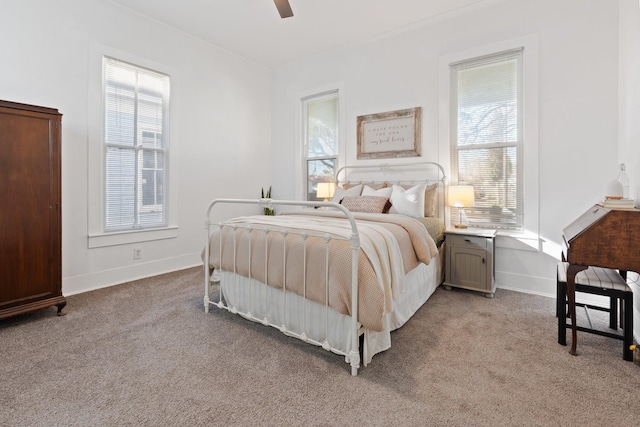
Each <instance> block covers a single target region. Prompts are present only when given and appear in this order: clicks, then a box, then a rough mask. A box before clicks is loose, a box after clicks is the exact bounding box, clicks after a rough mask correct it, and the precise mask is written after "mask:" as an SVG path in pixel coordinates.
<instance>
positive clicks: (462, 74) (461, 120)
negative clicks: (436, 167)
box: [449, 49, 524, 231]
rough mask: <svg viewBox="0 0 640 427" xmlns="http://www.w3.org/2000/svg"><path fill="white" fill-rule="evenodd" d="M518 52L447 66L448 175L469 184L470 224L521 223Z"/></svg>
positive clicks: (520, 226) (514, 227) (520, 225)
mask: <svg viewBox="0 0 640 427" xmlns="http://www.w3.org/2000/svg"><path fill="white" fill-rule="evenodd" d="M522 52H523V50H522V49H515V50H509V51H505V52H501V53H498V54H492V55H487V56H482V57H478V58H475V59H471V60H465V61H461V62H457V63H453V64H451V65H450V67H449V68H450V84H451V88H450V96H451V101H450V106H451V132H450V141H451V167H452V175H453V180H454V182H455V180H456V178H457V182H458V184H459V185H472V186H473V187H474V193H475V194H474V195H475V207H473V208H468V209H465V212H466V214H467V216H468V218H469V226H471V227H482V228H496V229H505V230H515V231H521V230H522V229H523V226H524V218H523V217H524V206H523V205H524V195H523V176H524V171H523V165H524V161H523V113H524V111H523V110H524V108H523V95H522V93H523V82H522V75H523V73H522ZM452 214H455V212H452Z"/></svg>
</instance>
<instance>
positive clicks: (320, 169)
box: [302, 91, 339, 200]
mask: <svg viewBox="0 0 640 427" xmlns="http://www.w3.org/2000/svg"><path fill="white" fill-rule="evenodd" d="M302 110H303V112H302V120H303V124H302V125H303V134H304V136H303V145H304V148H303V161H304V170H305V181H306V182H305V188H306V191H305V193H306V198H307V200H320V199H318V198H317V197H316V189H317V184H318V182H329V181H332V180H333V177H334V176H335V172H336V168H337V165H338V134H339V131H338V125H339V123H338V91H331V92H326V93H322V94H318V95H313V96H310V97H307V98H303V99H302Z"/></svg>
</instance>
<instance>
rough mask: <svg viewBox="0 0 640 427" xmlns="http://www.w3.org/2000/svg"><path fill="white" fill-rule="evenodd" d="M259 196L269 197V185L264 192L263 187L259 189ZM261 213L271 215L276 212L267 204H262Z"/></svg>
mask: <svg viewBox="0 0 640 427" xmlns="http://www.w3.org/2000/svg"><path fill="white" fill-rule="evenodd" d="M260 198H261V199H270V198H271V186H269V189H268V190H267V191H266V192H265V191H264V188H261V189H260ZM262 213H263V214H264V215H270V216H273V215H275V214H276V211H275V209H273V208H271V207H268V206H263V208H262Z"/></svg>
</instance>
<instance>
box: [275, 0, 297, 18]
mask: <svg viewBox="0 0 640 427" xmlns="http://www.w3.org/2000/svg"><path fill="white" fill-rule="evenodd" d="M273 2H274V3H275V4H276V7H277V8H278V13H280V18H290V17H292V16H293V10H291V5H290V4H289V0H273Z"/></svg>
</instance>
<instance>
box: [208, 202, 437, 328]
mask: <svg viewBox="0 0 640 427" xmlns="http://www.w3.org/2000/svg"><path fill="white" fill-rule="evenodd" d="M354 217H356V219H357V223H358V232H359V236H360V252H359V257H358V305H359V310H358V312H359V313H358V320H359V321H360V323H362V324H363V325H364V326H365V327H367V328H369V329H372V330H375V331H380V330H382V328H383V322H382V321H383V316H384V314H385V313H387V312H389V311H391V310H393V300H394V297H395V296H397V295H398V293H399V292H401V291H402V280H403V277H404V273H406V272H408V271H410V270H411V269H413V268H415V267H416V266H417V265H418V263H420V262H424V263H426V264H428V263H429V262H430V260H431V258H432V257H433V256H435V255H436V254H437V248H436V245H435V243H434V242H433V239H432V238H431V237H430V236H429V234H428V233H427V231H426V229H425V228H424V226H423V225H422V224H421V223H420V222H418V221H416V220H414V219H412V218H408V217H405V216H402V215H388V214H384V215H383V214H359V213H356V214H354ZM226 224H228V225H235V226H237V228H236V230H235V232H234V231H233V230H232V229H230V228H227V227H225V228H224V229H223V231H222V232H219V231H218V232H216V233H213V234H212V236H211V239H210V242H211V244H210V257H209V260H210V265H211V266H213V267H214V268H220V248H221V247H222V253H223V256H222V269H223V270H227V271H235V272H236V273H238V274H241V275H243V276H247V277H248V276H249V271H251V273H250V274H251V277H252V278H254V279H256V280H260V281H261V282H263V283H267V284H268V285H269V286H273V287H276V288H282V286H283V284H284V286H285V287H286V289H287V290H290V291H293V292H296V293H297V294H299V295H304V296H306V297H307V298H310V299H312V300H314V301H316V302H319V303H321V304H324V303H325V300H326V297H327V290H326V287H325V281H328V283H329V286H328V297H329V305H330V306H331V307H332V308H334V309H335V310H337V311H338V312H340V313H343V314H349V315H350V314H351V243H350V242H349V241H344V240H331V242H330V244H329V247H330V250H329V256H328V258H326V251H325V244H324V243H325V239H324V238H323V237H315V236H309V237H308V238H307V239H306V245H305V244H304V243H303V239H302V238H301V237H300V236H299V234H298V233H301V232H303V230H309V233H310V234H314V233H315V234H319V233H320V234H322V235H331V236H340V237H349V236H350V235H351V227H350V225H349V222H348V221H347V220H346V219H344V215H343V214H342V213H340V212H335V211H314V213H313V215H309V211H308V210H307V211H305V210H298V211H291V212H286V213H284V214H283V215H279V216H277V217H267V216H254V217H242V218H236V219H233V220H230V221H228V222H227V223H226ZM249 225H251V227H253V230H252V231H249V230H248V229H247V228H246V227H248V226H249ZM265 229H271V230H281V231H284V230H290V231H291V233H290V234H288V235H287V236H286V237H284V236H283V234H281V233H273V232H270V233H268V235H265V232H264V230H265ZM234 235H235V239H234ZM266 236H268V238H267V237H266ZM234 240H235V242H234ZM285 240H286V248H285V247H284V241H285ZM249 242H251V243H249ZM249 246H251V252H252V256H251V257H249ZM234 247H235V251H234V250H233V248H234ZM265 247H268V256H267V257H266V259H267V263H266V264H267V265H266V266H265ZM305 247H306V249H305ZM305 250H306V254H307V256H306V272H305V266H304V264H303V260H304V256H303V254H304V252H305ZM234 252H235V257H234ZM234 258H235V261H234ZM234 262H235V265H234ZM285 264H286V275H285V274H284V271H285ZM325 265H328V271H327V270H326V269H325Z"/></svg>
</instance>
